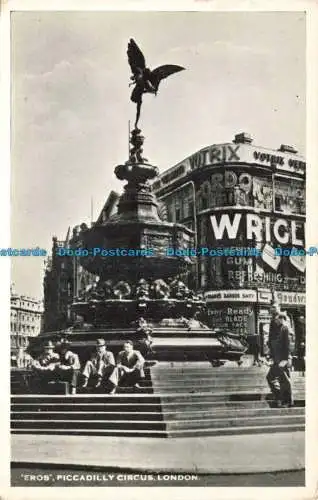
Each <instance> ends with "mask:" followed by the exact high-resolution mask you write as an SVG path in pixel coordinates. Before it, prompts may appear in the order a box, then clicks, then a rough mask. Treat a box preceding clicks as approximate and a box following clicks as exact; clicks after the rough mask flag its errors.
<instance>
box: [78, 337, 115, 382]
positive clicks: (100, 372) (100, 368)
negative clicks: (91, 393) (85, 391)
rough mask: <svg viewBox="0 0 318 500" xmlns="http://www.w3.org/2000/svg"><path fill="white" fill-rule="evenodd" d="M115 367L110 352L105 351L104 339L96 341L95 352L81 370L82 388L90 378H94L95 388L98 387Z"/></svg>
mask: <svg viewBox="0 0 318 500" xmlns="http://www.w3.org/2000/svg"><path fill="white" fill-rule="evenodd" d="M114 367H115V359H114V355H113V353H112V352H110V351H107V349H106V343H105V340H104V339H97V341H96V350H95V352H94V353H93V355H92V357H91V359H89V360H88V361H87V363H86V365H85V367H84V370H83V377H84V382H83V385H82V387H87V384H88V381H89V379H90V377H95V378H96V383H95V387H100V385H101V383H102V381H103V380H105V379H108V378H109V377H110V375H111V374H112V372H113V370H114Z"/></svg>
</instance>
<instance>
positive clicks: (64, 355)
mask: <svg viewBox="0 0 318 500" xmlns="http://www.w3.org/2000/svg"><path fill="white" fill-rule="evenodd" d="M57 348H58V350H59V353H60V362H59V363H58V364H57V365H56V368H55V373H56V378H57V379H58V380H61V381H64V382H69V384H70V386H71V394H76V387H77V380H78V376H79V374H80V368H81V364H80V361H79V357H78V355H77V354H75V352H72V351H71V350H70V344H69V342H67V341H64V342H60V343H59V344H58V345H57Z"/></svg>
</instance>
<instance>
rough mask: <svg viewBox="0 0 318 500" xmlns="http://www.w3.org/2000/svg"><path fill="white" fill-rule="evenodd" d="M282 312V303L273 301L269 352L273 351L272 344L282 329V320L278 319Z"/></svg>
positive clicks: (268, 343)
mask: <svg viewBox="0 0 318 500" xmlns="http://www.w3.org/2000/svg"><path fill="white" fill-rule="evenodd" d="M280 312H281V311H280V305H279V304H278V302H273V303H272V307H271V313H272V318H271V322H270V325H269V332H268V342H267V345H268V348H269V353H270V352H271V345H272V343H273V341H274V339H275V338H276V337H277V335H278V332H279V330H280V321H279V319H278V316H279V313H280Z"/></svg>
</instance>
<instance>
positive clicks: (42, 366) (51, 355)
mask: <svg viewBox="0 0 318 500" xmlns="http://www.w3.org/2000/svg"><path fill="white" fill-rule="evenodd" d="M54 348H55V346H54V344H53V342H52V341H51V340H49V341H48V342H47V343H46V344H44V346H43V352H42V354H41V355H40V356H39V357H38V359H36V360H34V361H33V362H32V367H33V370H34V371H35V373H36V374H37V375H39V376H40V378H41V380H42V381H43V382H50V381H51V380H54V378H55V369H56V366H57V364H58V363H59V362H60V356H59V355H58V354H57V353H56V352H54Z"/></svg>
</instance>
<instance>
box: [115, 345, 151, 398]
mask: <svg viewBox="0 0 318 500" xmlns="http://www.w3.org/2000/svg"><path fill="white" fill-rule="evenodd" d="M116 361H117V363H116V366H115V369H114V371H113V373H112V374H111V376H110V377H109V381H110V382H111V383H112V384H113V385H114V389H113V390H112V392H111V394H115V392H116V387H117V386H118V385H119V384H121V385H125V386H133V387H137V388H139V387H140V386H139V383H138V382H139V381H140V379H142V378H144V377H145V374H144V369H143V366H144V363H145V360H144V358H143V356H142V355H141V353H140V352H139V351H135V350H134V344H133V343H132V341H131V340H128V341H127V342H125V343H124V348H123V350H122V351H120V353H119V354H118V356H117V360H116Z"/></svg>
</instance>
